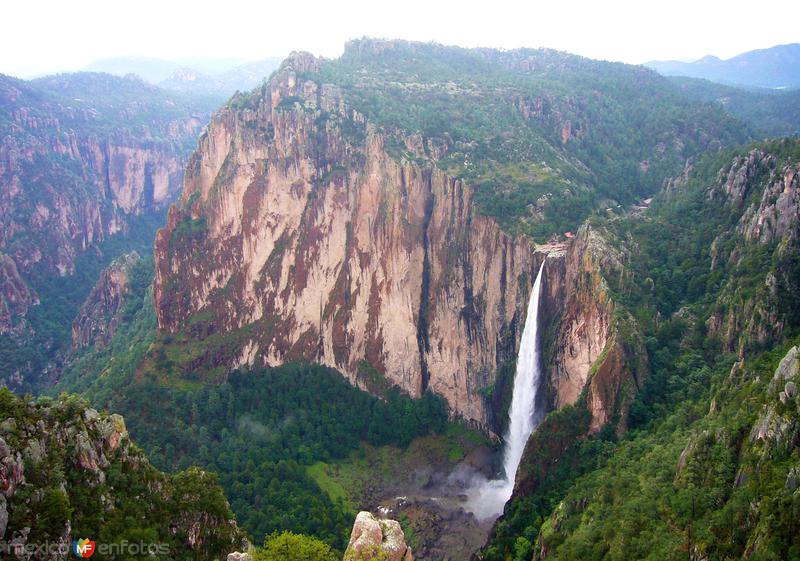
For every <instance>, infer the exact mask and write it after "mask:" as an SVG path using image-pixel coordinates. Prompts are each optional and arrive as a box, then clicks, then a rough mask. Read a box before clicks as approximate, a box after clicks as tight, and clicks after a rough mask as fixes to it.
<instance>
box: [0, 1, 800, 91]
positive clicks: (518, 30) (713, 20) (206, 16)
mask: <svg viewBox="0 0 800 561" xmlns="http://www.w3.org/2000/svg"><path fill="white" fill-rule="evenodd" d="M0 13H2V18H3V25H2V30H1V31H0V72H2V73H5V74H11V75H15V76H20V77H26V76H30V75H33V74H39V73H44V72H53V71H62V70H75V69H79V68H81V67H83V66H85V65H86V64H87V63H89V62H91V61H93V60H97V59H100V58H106V57H110V56H117V55H140V56H152V57H159V58H172V59H174V58H183V57H192V56H203V57H215V58H216V57H240V58H245V59H258V58H264V57H267V56H283V55H286V54H287V53H289V52H291V51H293V50H307V51H311V52H313V53H315V54H318V55H325V56H329V57H334V56H337V55H339V54H340V53H341V51H342V48H343V45H344V42H345V41H346V40H347V39H351V38H355V37H362V36H370V37H386V38H403V39H412V40H421V41H431V40H432V41H437V42H439V43H444V44H454V45H461V46H464V47H474V46H486V47H503V48H515V47H523V46H524V47H551V48H555V49H560V50H565V51H569V52H572V53H577V54H581V55H584V56H588V57H592V58H601V59H608V60H620V61H624V62H632V63H641V62H645V61H647V60H651V59H675V58H699V57H700V56H703V55H705V54H714V55H717V56H720V57H722V58H728V57H731V56H733V55H735V54H738V53H740V52H743V51H748V50H752V49H757V48H764V47H769V46H773V45H776V44H782V43H793V42H798V41H800V32H798V31H797V25H796V24H797V21H798V20H800V2H797V1H796V0H759V1H758V2H755V3H754V2H752V0H748V1H747V2H740V1H738V0H736V1H727V2H722V1H717V0H714V1H708V0H662V1H658V2H655V1H648V0H640V1H627V0H613V1H612V0H608V1H603V0H595V1H591V0H587V1H579V0H546V1H541V0H528V1H525V2H512V1H509V0H489V1H486V0H484V1H482V2H470V1H469V0H463V1H459V2H452V1H437V0H403V1H399V2H398V1H395V0H372V1H361V0H329V1H321V2H318V1H313V0H304V1H298V0H262V1H260V2H258V1H254V2H246V1H243V0H217V1H214V2H209V1H204V0H195V1H191V2H189V1H183V0H177V1H176V0H132V1H125V0H102V1H101V0H53V1H44V0H26V1H16V0H8V1H6V2H4V3H3V6H2V8H0Z"/></svg>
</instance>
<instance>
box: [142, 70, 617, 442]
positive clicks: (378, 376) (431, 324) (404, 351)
mask: <svg viewBox="0 0 800 561" xmlns="http://www.w3.org/2000/svg"><path fill="white" fill-rule="evenodd" d="M318 64H319V61H318V60H317V59H314V58H313V57H311V56H310V55H294V56H293V57H291V58H290V59H289V60H288V61H287V62H286V63H284V65H283V66H282V68H281V70H280V71H279V72H278V73H277V74H276V75H275V76H274V77H273V79H272V80H271V81H270V82H269V83H268V84H266V85H265V86H264V87H263V88H262V89H261V90H257V91H256V92H254V93H252V94H250V95H249V96H240V97H238V98H234V100H232V102H231V104H229V106H228V107H226V108H223V109H222V110H221V111H220V112H219V113H217V115H216V116H215V117H214V118H213V120H212V123H211V124H210V126H209V127H208V129H207V131H206V132H205V134H204V135H203V136H202V137H201V140H200V145H199V149H198V151H197V152H196V153H195V154H194V155H193V157H192V158H191V160H190V162H189V165H188V167H187V174H186V184H185V190H184V193H183V197H182V200H181V203H180V205H178V206H174V207H173V208H171V209H170V212H169V216H168V221H167V226H166V227H165V228H164V229H163V230H161V231H160V232H159V234H158V236H157V239H156V281H155V299H156V310H157V317H158V325H159V328H160V329H161V330H163V331H166V332H169V333H171V334H173V335H179V334H180V335H181V336H184V337H189V338H190V339H192V340H201V341H206V342H209V341H212V340H213V341H216V340H219V339H220V338H222V339H224V342H225V344H224V346H219V347H218V350H216V351H208V350H207V351H206V352H205V353H204V354H203V355H202V356H201V357H199V358H198V359H197V360H193V361H191V362H190V363H187V364H186V365H185V367H186V368H187V369H193V370H196V369H198V368H203V367H205V368H207V369H209V370H212V369H217V370H216V371H217V372H219V371H220V370H222V371H226V370H230V369H232V368H236V367H247V366H260V365H276V364H280V363H283V362H285V361H292V360H310V361H318V362H321V363H324V364H326V365H329V366H331V367H334V368H336V369H338V370H340V371H341V372H343V373H344V374H345V375H346V376H347V377H348V379H349V380H350V381H351V382H352V383H354V384H355V385H357V386H359V387H362V388H365V389H368V390H371V391H376V392H380V391H381V390H382V389H385V388H386V387H387V386H389V385H396V386H399V387H400V388H401V389H403V390H404V391H406V392H408V393H409V394H410V395H412V396H419V395H421V394H422V393H423V392H425V391H426V390H428V389H429V390H431V391H433V392H435V393H436V394H438V395H441V396H443V397H444V398H445V399H446V400H447V402H448V404H449V405H450V408H451V411H452V412H453V413H454V414H456V415H458V416H461V417H463V418H465V419H468V420H470V421H473V422H475V423H476V424H478V425H480V426H484V427H486V426H490V425H496V419H493V418H492V414H491V411H490V409H491V406H489V405H487V404H488V403H490V400H487V399H486V397H487V396H488V395H490V394H491V393H492V392H493V391H497V390H498V388H495V382H496V381H497V372H498V369H499V368H500V367H502V366H503V365H508V364H509V363H511V364H513V363H514V361H515V360H516V355H517V347H518V341H519V337H520V335H521V333H520V331H521V326H522V325H524V314H525V310H526V306H527V300H528V296H529V293H530V289H531V284H532V282H533V280H534V278H535V275H536V272H537V270H538V266H539V265H540V264H541V262H542V260H543V259H544V258H545V256H546V255H551V256H552V257H551V259H550V260H549V262H548V265H547V266H546V267H545V270H546V274H545V279H546V280H545V291H546V296H545V301H546V302H545V304H544V306H545V307H546V308H547V310H548V311H549V312H550V314H551V316H552V318H553V319H552V323H553V325H554V326H558V329H557V337H558V345H556V347H555V348H556V349H557V350H556V351H555V354H554V355H553V356H552V357H551V359H552V360H553V362H554V365H555V366H554V367H553V368H552V369H551V372H550V377H551V383H550V385H551V386H552V388H553V392H554V395H555V398H554V399H553V400H552V403H551V406H556V407H558V406H561V405H563V404H566V403H573V402H574V401H575V400H576V399H577V398H578V396H579V394H580V393H581V391H582V389H583V386H584V384H585V383H586V381H587V380H588V378H589V371H590V368H591V366H592V364H593V363H594V362H595V361H596V359H597V358H598V357H599V356H600V354H601V352H602V351H603V350H604V348H605V347H606V342H607V340H608V339H609V337H611V336H612V334H613V330H612V329H611V327H610V325H611V316H612V313H613V306H612V305H611V304H610V303H609V302H608V299H607V297H606V295H605V292H603V290H601V289H599V288H598V287H597V286H594V285H593V284H592V283H593V282H597V278H599V273H598V272H597V271H596V270H595V269H596V267H597V265H598V264H596V263H595V262H594V261H592V259H594V258H595V257H596V255H597V251H596V249H597V248H595V247H594V246H593V244H594V237H592V235H591V232H590V231H587V232H588V233H585V234H584V235H582V237H579V238H578V239H576V240H574V241H573V242H572V243H571V244H563V245H560V246H556V247H551V246H548V247H543V248H542V249H541V250H539V251H537V250H536V248H535V247H534V245H533V244H532V243H531V242H530V241H528V239H527V238H525V237H523V236H512V235H509V234H507V233H505V232H503V231H502V230H501V229H500V228H499V227H498V225H497V224H496V223H495V222H494V221H493V220H492V219H490V218H487V217H485V216H482V215H480V214H478V213H476V212H475V210H474V205H473V201H472V196H473V195H472V190H471V189H470V188H469V187H468V186H467V185H465V184H464V183H462V181H460V180H459V179H456V178H453V177H450V176H448V175H447V174H445V173H444V172H442V171H441V170H439V169H438V168H437V167H436V166H435V165H430V163H429V164H427V165H426V164H425V163H424V162H422V160H423V158H426V157H430V158H432V159H433V160H435V159H436V158H437V157H440V156H441V155H442V154H443V153H445V152H446V150H447V146H446V145H442V144H441V143H434V142H433V141H431V140H429V139H428V140H426V139H425V138H423V137H421V135H397V134H394V135H389V134H387V133H385V131H381V130H378V129H377V128H375V127H374V126H372V125H371V124H370V123H369V122H367V120H366V119H365V117H364V116H363V115H361V114H359V113H358V112H356V111H354V110H352V109H350V108H349V107H348V106H347V104H346V102H345V100H344V97H343V95H342V92H341V91H340V90H339V89H338V88H337V87H336V86H332V85H328V84H320V83H318V82H315V81H311V80H304V79H303V78H302V76H304V75H306V74H307V73H308V72H313V71H316V70H317V66H318ZM398 138H399V140H398ZM398 143H399V144H400V145H399V147H398ZM398 149H399V150H402V151H403V152H404V153H405V156H404V157H397V155H396V153H397V151H398ZM409 154H410V155H411V156H409ZM588 255H591V256H592V258H589V257H587V256H588ZM592 273H594V274H595V275H596V277H595V278H593V279H589V281H585V278H586V276H587V275H589V276H591V274H592ZM587 283H588V284H587ZM576 287H577V292H576ZM561 318H566V323H564V322H561ZM554 333H555V331H554ZM562 344H563V345H565V346H566V349H561V348H560V345H562ZM187 371H188V370H187ZM507 382H508V380H506V383H507ZM500 390H502V388H500ZM600 393H601V392H595V393H593V394H592V395H594V396H595V397H596V399H598V400H599V401H598V405H597V406H596V407H595V408H596V409H597V418H598V421H597V422H598V423H599V424H602V423H603V422H605V420H606V418H605V417H604V416H603V414H602V413H601V409H602V408H603V402H602V399H601V398H600V397H598V396H599V395H600Z"/></svg>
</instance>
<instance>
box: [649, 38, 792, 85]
mask: <svg viewBox="0 0 800 561" xmlns="http://www.w3.org/2000/svg"><path fill="white" fill-rule="evenodd" d="M645 66H647V67H649V68H652V69H653V70H655V71H657V72H659V73H661V74H664V75H666V76H688V77H690V78H704V79H706V80H711V81H712V82H720V83H723V84H731V85H737V86H750V87H757V88H797V87H800V44H798V43H792V44H790V45H777V46H775V47H770V48H769V49H759V50H755V51H748V52H746V53H742V54H740V55H737V56H735V57H733V58H730V59H727V60H721V59H719V58H717V57H715V56H705V57H703V58H701V59H700V60H696V61H694V62H680V61H677V60H666V61H651V62H647V63H645Z"/></svg>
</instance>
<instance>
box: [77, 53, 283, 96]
mask: <svg viewBox="0 0 800 561" xmlns="http://www.w3.org/2000/svg"><path fill="white" fill-rule="evenodd" d="M280 62H281V59H280V58H277V57H272V58H265V59H263V60H257V61H249V62H248V61H246V60H244V59H239V58H223V59H207V58H191V59H182V60H164V59H158V58H147V57H114V58H107V59H102V60H98V61H95V62H93V63H91V64H89V65H88V66H87V67H86V68H85V69H84V70H87V71H90V72H106V73H108V74H114V75H115V76H126V75H128V74H136V75H137V76H139V77H141V78H142V79H143V80H145V81H147V82H150V83H151V84H155V85H158V86H161V87H162V88H166V89H170V90H176V91H181V92H186V93H197V94H204V95H210V96H214V97H217V98H219V99H227V98H228V97H230V96H231V95H232V94H233V93H235V92H236V91H237V90H239V91H247V90H251V89H253V88H254V87H256V86H257V85H258V84H260V83H261V82H262V81H263V80H264V79H266V78H267V77H269V75H270V74H271V73H272V71H273V70H275V69H276V68H277V67H278V65H279V64H280Z"/></svg>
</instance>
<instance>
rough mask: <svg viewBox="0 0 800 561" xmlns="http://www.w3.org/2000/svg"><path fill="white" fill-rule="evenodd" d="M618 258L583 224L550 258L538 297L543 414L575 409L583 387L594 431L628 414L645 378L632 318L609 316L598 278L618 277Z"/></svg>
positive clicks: (641, 348) (640, 344) (612, 309)
mask: <svg viewBox="0 0 800 561" xmlns="http://www.w3.org/2000/svg"><path fill="white" fill-rule="evenodd" d="M623 270H624V267H623V257H622V255H621V254H620V253H619V251H618V250H616V249H614V247H613V246H612V245H611V244H609V243H608V242H607V241H606V240H604V239H603V236H602V235H601V234H600V233H599V232H597V231H595V230H593V229H592V228H591V227H589V226H584V227H582V228H581V229H580V230H579V231H578V232H577V234H576V236H575V237H574V238H573V239H572V241H571V243H569V244H568V245H566V246H564V247H563V249H561V250H560V251H558V252H554V253H553V252H551V253H550V257H549V260H548V264H547V266H546V267H545V272H546V273H547V276H546V278H545V284H544V290H545V293H544V295H543V304H542V305H543V307H544V311H545V313H544V314H543V318H544V319H543V321H545V322H546V323H545V326H544V329H543V331H544V332H545V333H549V334H550V335H549V338H546V340H545V341H544V357H545V358H544V367H545V370H546V372H547V390H548V391H547V393H548V395H549V404H547V405H548V409H558V408H561V407H563V406H564V405H572V404H574V403H575V402H576V401H577V400H578V398H579V397H580V395H581V393H582V392H583V391H584V388H586V386H587V384H588V390H587V407H588V409H589V410H590V412H591V414H592V421H591V426H590V431H591V432H595V431H597V430H599V429H600V428H601V427H602V426H603V425H605V424H606V423H607V422H608V421H610V420H611V419H612V417H614V416H615V415H616V416H617V426H618V430H624V427H625V419H626V417H627V408H628V406H629V405H630V402H631V400H632V399H633V397H634V396H635V394H636V391H637V390H638V388H639V387H640V385H641V383H643V381H644V378H645V377H646V376H647V374H648V366H647V359H646V356H647V355H646V352H645V349H644V343H643V341H642V337H641V334H640V333H639V332H638V330H637V329H636V327H635V325H634V322H633V319H632V318H630V317H629V316H628V315H627V313H625V312H623V311H621V310H620V311H617V313H616V315H615V311H616V306H615V303H614V301H613V299H612V298H611V297H610V295H609V290H608V285H607V283H606V281H605V278H604V275H618V274H622V273H623Z"/></svg>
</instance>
